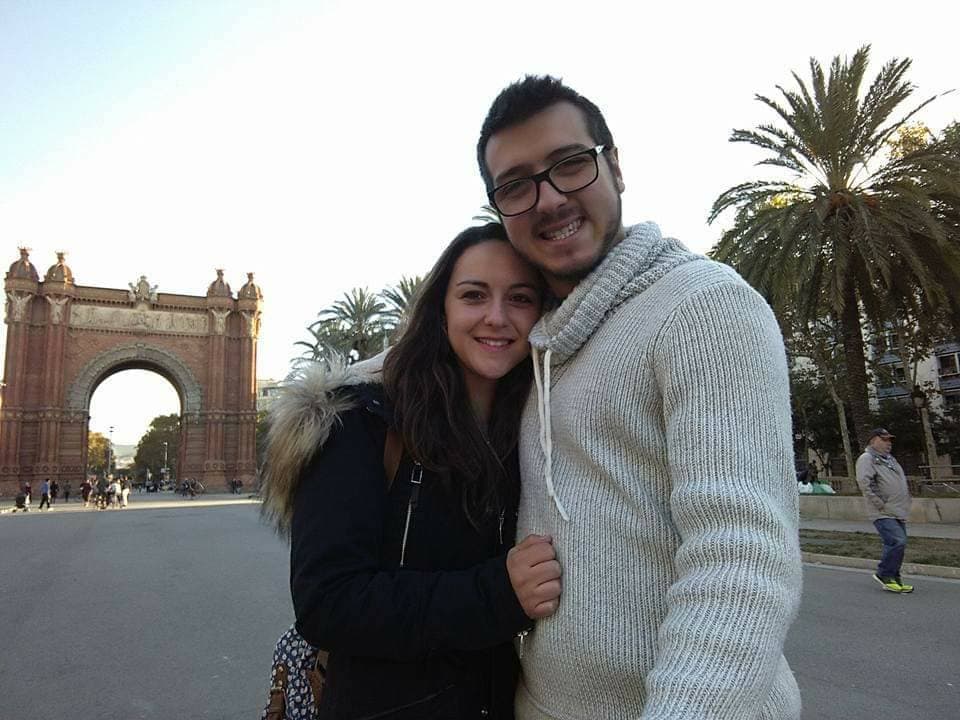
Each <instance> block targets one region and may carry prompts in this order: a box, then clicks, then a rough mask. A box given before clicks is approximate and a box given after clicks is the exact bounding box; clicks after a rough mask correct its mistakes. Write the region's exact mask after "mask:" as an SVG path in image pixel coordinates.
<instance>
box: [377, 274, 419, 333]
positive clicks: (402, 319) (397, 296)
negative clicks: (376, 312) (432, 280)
mask: <svg viewBox="0 0 960 720" xmlns="http://www.w3.org/2000/svg"><path fill="white" fill-rule="evenodd" d="M421 285H423V278H422V277H421V276H420V275H415V276H414V277H412V278H409V277H407V276H406V275H404V276H403V277H401V278H400V282H399V284H397V285H394V286H393V287H388V288H386V289H384V290H383V291H382V292H381V293H380V297H382V298H383V299H384V300H385V301H386V305H387V307H386V310H384V311H383V317H384V320H385V321H386V322H387V323H388V324H389V326H390V331H391V333H392V334H396V333H397V332H399V331H402V330H403V328H404V326H405V325H406V322H407V318H408V317H409V315H410V313H411V312H412V311H413V305H414V303H415V302H416V300H417V293H418V292H420V286H421Z"/></svg>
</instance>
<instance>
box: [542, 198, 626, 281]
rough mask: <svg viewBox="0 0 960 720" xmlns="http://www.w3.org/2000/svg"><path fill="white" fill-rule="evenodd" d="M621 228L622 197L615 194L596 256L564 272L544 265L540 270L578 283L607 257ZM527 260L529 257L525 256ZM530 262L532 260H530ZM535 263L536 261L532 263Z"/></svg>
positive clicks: (559, 278)
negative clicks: (613, 209) (614, 209)
mask: <svg viewBox="0 0 960 720" xmlns="http://www.w3.org/2000/svg"><path fill="white" fill-rule="evenodd" d="M621 230H623V198H622V197H621V196H620V194H619V193H618V194H617V212H616V215H615V216H614V218H613V220H611V221H610V223H609V224H608V225H607V229H606V231H605V232H604V233H603V243H601V245H600V250H599V252H598V253H597V255H596V257H594V258H592V259H591V260H590V261H589V262H588V263H587V264H585V265H581V266H580V267H575V268H571V269H569V270H566V271H564V272H559V273H558V272H551V271H549V270H547V269H546V268H544V267H540V266H538V267H540V270H541V272H543V273H547V274H549V275H551V276H553V277H555V278H557V280H565V281H568V282H577V283H579V282H580V281H581V280H583V279H584V278H585V277H587V276H588V275H589V274H590V273H592V272H593V271H594V270H596V269H597V266H599V265H600V263H602V262H603V259H604V258H605V257H607V254H608V253H609V252H610V248H612V247H613V246H614V245H616V244H617V243H618V242H619V241H620V240H622V239H623V238H620V237H618V236H619V235H620V232H621ZM527 259H528V260H529V258H527ZM531 262H532V261H531ZM533 264H534V265H536V263H533Z"/></svg>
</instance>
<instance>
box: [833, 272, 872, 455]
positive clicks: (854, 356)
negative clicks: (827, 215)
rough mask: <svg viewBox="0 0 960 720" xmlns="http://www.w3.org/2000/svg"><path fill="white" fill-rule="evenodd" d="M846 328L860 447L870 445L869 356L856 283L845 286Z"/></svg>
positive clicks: (849, 388)
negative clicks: (867, 356) (866, 350)
mask: <svg viewBox="0 0 960 720" xmlns="http://www.w3.org/2000/svg"><path fill="white" fill-rule="evenodd" d="M840 326H841V329H842V331H843V357H844V360H845V361H846V365H847V400H848V401H849V402H850V413H851V414H852V415H853V430H854V432H855V433H856V435H857V442H858V447H860V448H864V447H866V446H867V441H868V439H869V438H870V401H869V400H868V396H867V369H866V365H867V359H866V355H865V354H864V350H863V328H862V327H861V326H860V308H859V305H858V304H857V293H856V290H855V289H854V286H853V283H852V282H850V281H848V282H847V287H846V289H845V290H844V302H843V310H842V311H841V313H840Z"/></svg>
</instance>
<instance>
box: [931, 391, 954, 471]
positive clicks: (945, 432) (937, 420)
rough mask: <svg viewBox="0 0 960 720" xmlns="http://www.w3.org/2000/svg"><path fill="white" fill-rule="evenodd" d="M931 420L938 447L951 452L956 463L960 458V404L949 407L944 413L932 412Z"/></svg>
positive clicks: (942, 450) (941, 450)
mask: <svg viewBox="0 0 960 720" xmlns="http://www.w3.org/2000/svg"><path fill="white" fill-rule="evenodd" d="M930 420H931V422H930V424H931V425H932V426H933V434H934V437H935V438H936V443H937V448H938V449H939V450H940V452H945V453H950V457H951V458H952V460H953V462H954V463H956V462H957V461H958V460H960V405H953V406H951V407H947V408H945V409H944V411H943V413H942V414H936V413H930Z"/></svg>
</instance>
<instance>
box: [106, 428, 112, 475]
mask: <svg viewBox="0 0 960 720" xmlns="http://www.w3.org/2000/svg"><path fill="white" fill-rule="evenodd" d="M112 460H113V425H111V426H110V439H109V440H108V441H107V471H106V475H110V474H111V473H110V467H111V465H112V464H113V463H112V462H111V461H112Z"/></svg>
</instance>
